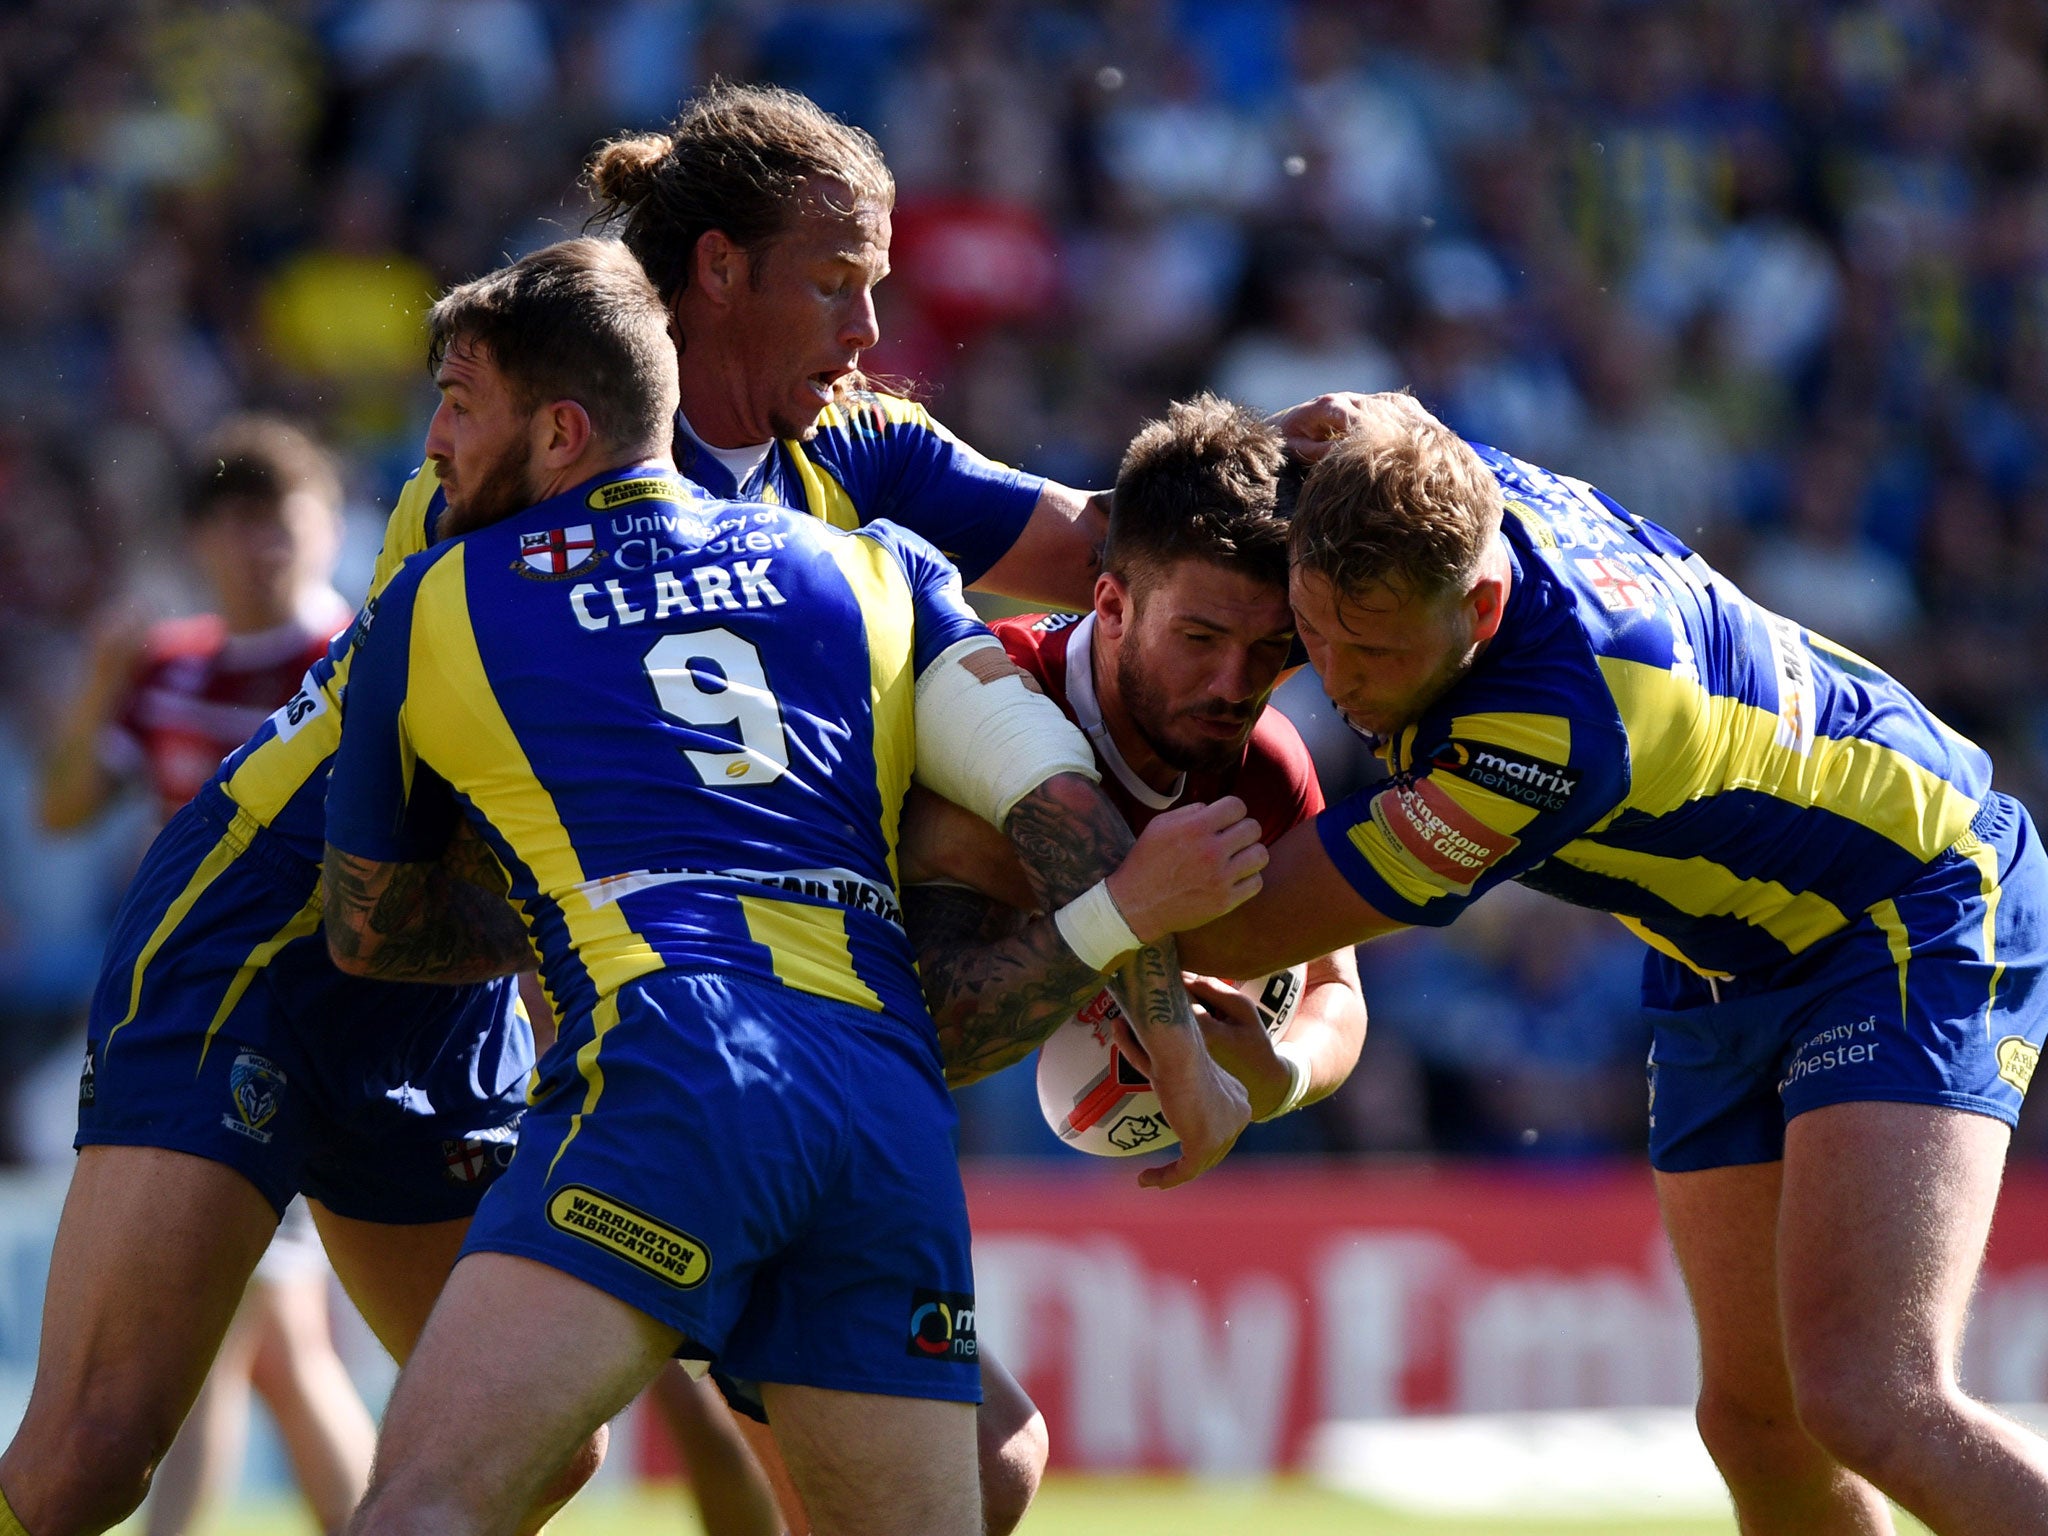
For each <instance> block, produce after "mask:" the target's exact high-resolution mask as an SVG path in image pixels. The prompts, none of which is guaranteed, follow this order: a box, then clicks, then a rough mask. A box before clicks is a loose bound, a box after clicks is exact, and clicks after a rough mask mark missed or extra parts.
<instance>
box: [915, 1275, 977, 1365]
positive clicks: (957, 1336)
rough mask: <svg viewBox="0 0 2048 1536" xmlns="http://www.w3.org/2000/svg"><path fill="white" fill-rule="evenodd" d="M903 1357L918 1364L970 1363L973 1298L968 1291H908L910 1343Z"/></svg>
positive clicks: (974, 1356) (972, 1355) (974, 1354)
mask: <svg viewBox="0 0 2048 1536" xmlns="http://www.w3.org/2000/svg"><path fill="white" fill-rule="evenodd" d="M903 1352H904V1353H905V1354H908V1355H915V1356H916V1357H917V1358H918V1359H920V1360H974V1359H978V1358H979V1349H978V1347H977V1345H976V1344H975V1342H974V1295H973V1293H972V1292H971V1291H969V1292H962V1291H912V1292H911V1293H910V1342H909V1343H908V1344H907V1345H905V1346H904V1351H903Z"/></svg>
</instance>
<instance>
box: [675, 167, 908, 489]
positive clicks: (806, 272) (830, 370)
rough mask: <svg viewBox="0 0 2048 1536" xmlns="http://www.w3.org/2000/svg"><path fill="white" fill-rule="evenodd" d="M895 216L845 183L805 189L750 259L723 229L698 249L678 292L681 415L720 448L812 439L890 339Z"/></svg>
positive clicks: (701, 242) (704, 238)
mask: <svg viewBox="0 0 2048 1536" xmlns="http://www.w3.org/2000/svg"><path fill="white" fill-rule="evenodd" d="M889 239H890V226H889V212H888V210H887V209H886V208H883V207H881V206H880V205H879V204H877V203H874V202H864V203H856V202H855V200H854V197H853V194H852V193H851V192H849V191H848V190H847V189H846V187H844V186H843V185H841V184H840V183H838V182H836V181H820V182H818V183H816V184H815V185H811V186H806V187H805V189H804V191H803V193H802V194H801V196H800V197H799V198H798V212H797V213H796V215H795V216H794V217H793V218H792V220H791V221H790V223H789V225H788V227H787V228H786V229H784V230H783V231H782V233H780V234H778V235H777V236H775V238H773V239H772V240H769V241H767V242H766V243H764V244H763V245H761V246H759V247H757V248H756V249H755V250H753V251H752V252H749V251H746V250H744V249H742V248H741V247H740V246H737V245H735V244H734V243H733V242H732V241H731V240H730V239H729V238H727V237H726V235H725V234H724V233H723V232H722V231H719V230H711V231H709V232H708V233H706V234H705V235H703V236H702V237H701V238H700V239H699V240H698V242H697V250H696V259H695V263H694V265H693V267H692V269H691V272H690V281H689V283H688V284H687V285H685V286H684V288H683V289H682V291H681V292H680V293H679V294H678V295H677V296H676V301H675V330H676V335H677V337H678V338H679V341H680V343H681V352H682V373H683V397H682V398H683V414H684V415H685V416H686V417H688V418H689V422H690V426H691V427H692V428H693V429H694V430H695V431H696V432H697V434H698V435H699V436H700V437H702V438H703V439H704V441H705V442H707V443H709V444H711V445H712V446H713V447H714V448H744V447H748V446H750V445H752V444H754V443H763V442H766V441H768V439H770V438H771V437H782V438H807V437H810V436H811V435H812V434H814V433H815V432H816V431H817V420H818V413H819V411H821V410H823V409H824V408H825V407H826V406H828V405H830V404H831V403H832V401H833V398H834V395H835V393H836V392H837V391H838V390H839V389H840V388H842V387H843V386H844V385H845V383H846V381H847V379H848V377H849V376H850V375H851V374H852V373H853V372H854V370H855V369H857V368H858V367H859V366H860V357H861V354H862V353H863V352H865V351H866V350H867V349H868V348H870V347H872V346H873V345H874V344H875V343H876V342H877V341H878V340H880V339H881V328H880V327H879V325H877V323H876V320H875V298H874V290H875V285H876V284H877V283H879V282H881V281H882V279H883V278H885V277H887V276H888V275H889Z"/></svg>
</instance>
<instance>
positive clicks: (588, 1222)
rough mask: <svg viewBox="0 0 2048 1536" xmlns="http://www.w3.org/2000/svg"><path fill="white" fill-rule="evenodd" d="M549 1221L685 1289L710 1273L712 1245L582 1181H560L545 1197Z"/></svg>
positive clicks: (655, 1276) (558, 1227) (637, 1267)
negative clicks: (709, 1247) (580, 1182)
mask: <svg viewBox="0 0 2048 1536" xmlns="http://www.w3.org/2000/svg"><path fill="white" fill-rule="evenodd" d="M548 1225H549V1226H551V1227H553V1228H555V1230H556V1231H558V1232H566V1233H568V1234H569V1235H570V1236H571V1237H580V1238H582V1239H583V1240H584V1241H585V1242H586V1243H590V1244H593V1245H595V1246H596V1247H599V1248H602V1249H604V1250H605V1252H607V1253H610V1254H615V1255H616V1256H618V1257H619V1258H622V1259H624V1260H625V1261H626V1262H627V1263H628V1264H631V1265H632V1266H633V1267H634V1268H635V1269H644V1270H646V1271H647V1273H648V1274H650V1275H652V1276H654V1278H655V1279H657V1280H661V1281H665V1282H666V1283H667V1284H669V1285H672V1286H674V1287H675V1288H676V1289H677V1290H680V1291H687V1290H690V1289H691V1288H692V1287H694V1286H699V1285H702V1284H703V1283H704V1280H705V1277H706V1276H707V1275H709V1274H710V1273H711V1250H710V1249H708V1248H706V1247H705V1246H704V1245H703V1244H702V1243H700V1242H698V1241H697V1239H696V1238H694V1237H692V1236H690V1235H689V1233H687V1232H679V1231H677V1230H676V1229H675V1228H674V1227H672V1226H669V1225H668V1224H667V1223H666V1222H662V1221H656V1220H655V1219H654V1218H653V1217H652V1216H649V1215H648V1214H647V1213H646V1212H645V1211H636V1210H634V1209H633V1207H632V1206H630V1205H627V1204H626V1203H625V1202H624V1201H623V1200H614V1199H613V1198H612V1197H611V1196H610V1195H605V1194H600V1193H599V1192H598V1191H596V1190H594V1189H591V1188H589V1187H588V1186H587V1185H583V1184H565V1185H563V1186H562V1187H561V1188H560V1189H559V1190H557V1191H555V1194H554V1196H553V1198H551V1199H550V1200H549V1201H548Z"/></svg>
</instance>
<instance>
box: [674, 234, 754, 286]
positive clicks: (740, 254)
mask: <svg viewBox="0 0 2048 1536" xmlns="http://www.w3.org/2000/svg"><path fill="white" fill-rule="evenodd" d="M690 257H691V259H690V267H691V271H690V281H691V282H692V283H694V284H695V285H696V287H697V290H698V291H699V292H700V293H702V294H703V295H704V297H705V298H707V299H709V300H710V301H711V302H712V303H714V304H718V305H724V304H726V303H729V302H730V301H731V298H732V294H733V292H734V291H735V290H736V289H738V288H739V287H740V286H741V285H742V284H744V283H746V282H748V281H750V280H751V278H752V275H753V273H752V266H751V263H750V262H749V261H748V259H747V253H746V251H745V250H743V249H742V248H741V247H739V246H737V245H735V244H733V241H732V237H731V236H729V235H727V234H726V232H725V231H724V230H722V229H707V230H705V231H704V233H703V234H701V235H699V236H698V237H697V246H696V249H695V250H694V251H692V252H691V253H690Z"/></svg>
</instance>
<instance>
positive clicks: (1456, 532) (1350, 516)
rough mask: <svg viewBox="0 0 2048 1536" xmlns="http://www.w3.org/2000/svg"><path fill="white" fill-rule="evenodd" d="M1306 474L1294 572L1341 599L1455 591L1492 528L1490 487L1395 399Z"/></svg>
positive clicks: (1474, 462)
mask: <svg viewBox="0 0 2048 1536" xmlns="http://www.w3.org/2000/svg"><path fill="white" fill-rule="evenodd" d="M1384 398H1385V399H1386V400H1387V402H1388V409H1386V410H1384V411H1378V412H1375V413H1374V414H1373V416H1372V417H1371V418H1369V419H1368V421H1367V422H1366V424H1365V425H1364V426H1362V427H1361V428H1359V429H1358V430H1357V431H1354V432H1352V433H1351V434H1350V435H1348V436H1347V437H1344V438H1342V439H1341V440H1339V441H1338V442H1337V443H1336V444H1335V445H1334V446H1333V447H1332V448H1331V449H1330V451H1329V452H1328V453H1327V454H1325V455H1324V456H1323V459H1322V461H1321V462H1320V463H1319V464H1317V465H1316V467H1315V468H1314V469H1313V470H1311V471H1310V472H1309V476H1308V480H1307V482H1306V483H1305V484H1304V485H1303V486H1302V488H1301V497H1300V499H1299V501H1298V502H1297V503H1296V506H1295V510H1294V520H1293V524H1292V529H1291V534H1290V537H1289V541H1288V547H1289V552H1290V553H1291V554H1292V556H1293V559H1294V565H1295V569H1297V570H1301V571H1311V572H1313V573H1315V574H1316V575H1318V576H1321V577H1322V578H1323V579H1324V580H1325V581H1327V582H1329V583H1330V585H1331V586H1332V587H1333V588H1335V589H1336V591H1337V592H1338V593H1339V594H1340V595H1343V596H1346V597H1351V596H1356V595H1358V594H1359V593H1361V592H1364V591H1367V590H1369V589H1371V588H1373V587H1382V586H1383V587H1387V588H1389V589H1390V590H1392V591H1394V592H1395V593H1397V594H1399V595H1401V596H1403V597H1406V596H1410V595H1413V596H1419V597H1425V598H1433V597H1438V596H1442V595H1443V594H1445V593H1447V592H1451V591H1462V590H1463V588H1464V586H1465V584H1466V583H1467V582H1469V581H1470V580H1471V579H1472V575H1473V573H1474V572H1475V571H1476V570H1477V569H1478V566H1479V558H1480V556H1481V554H1483V553H1484V551H1485V549H1486V546H1487V545H1488V544H1489V543H1491V542H1492V540H1493V536H1494V535H1495V534H1496V533H1498V532H1499V531H1500V520H1501V511H1502V504H1501V493H1500V484H1499V482H1498V481H1496V480H1495V479H1494V478H1493V476H1492V474H1491V473H1489V472H1488V470H1487V468H1486V466H1485V464H1483V463H1482V462H1480V458H1479V455H1478V454H1476V453H1474V452H1473V451H1472V450H1471V448H1470V447H1469V446H1467V444H1466V443H1465V441H1464V439H1462V438H1461V437H1459V436H1458V434H1457V433H1455V432H1453V431H1452V430H1451V429H1450V428H1449V427H1447V426H1445V425H1444V424H1443V423H1442V422H1440V421H1438V420H1437V419H1436V418H1435V417H1434V416H1431V415H1429V414H1428V413H1426V412H1425V411H1423V410H1422V408H1421V407H1420V406H1418V405H1416V404H1415V403H1414V402H1413V401H1410V400H1406V399H1405V397H1392V396H1390V397H1384Z"/></svg>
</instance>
